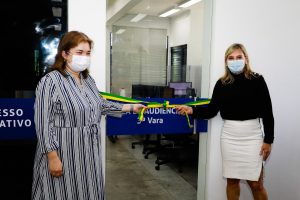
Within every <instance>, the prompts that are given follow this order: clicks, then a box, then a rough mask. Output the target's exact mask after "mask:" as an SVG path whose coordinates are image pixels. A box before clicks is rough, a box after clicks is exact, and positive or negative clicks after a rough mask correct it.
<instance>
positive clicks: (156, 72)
mask: <svg viewBox="0 0 300 200" xmlns="http://www.w3.org/2000/svg"><path fill="white" fill-rule="evenodd" d="M205 2H206V1H202V2H200V3H197V4H194V5H193V6H191V7H189V8H185V9H179V12H178V13H177V14H174V15H171V16H169V17H166V18H161V17H159V15H160V13H162V12H163V11H165V10H167V9H168V8H171V7H174V5H175V6H176V5H178V4H179V3H182V1H180V0H171V1H156V0H142V1H137V2H135V3H132V5H129V4H127V5H124V7H123V8H120V12H115V14H112V13H113V11H114V10H116V7H118V6H120V4H118V3H120V1H108V4H107V6H108V7H107V10H108V13H109V15H108V16H109V17H108V19H107V22H108V23H107V34H108V37H107V38H110V39H109V40H108V41H107V49H109V52H108V55H109V56H107V58H108V59H109V61H108V62H107V63H108V65H107V71H109V78H110V79H109V84H108V85H109V86H110V87H109V88H108V89H107V91H109V92H111V93H114V94H118V95H122V96H126V97H130V98H136V97H142V98H143V100H145V99H146V100H147V101H151V99H153V98H157V97H159V99H160V100H162V101H163V100H169V99H171V100H172V99H177V100H178V99H182V97H183V98H184V99H185V100H186V99H190V101H194V98H195V97H197V98H198V99H199V98H202V97H203V98H204V97H205V98H207V97H208V90H209V89H208V85H209V84H208V77H209V69H208V67H209V66H208V65H207V58H204V57H203V55H208V54H209V52H208V53H204V52H207V51H209V48H207V49H206V48H205V49H204V46H205V45H206V44H207V43H206V41H204V39H205V37H206V30H205V24H206V23H204V20H206V19H205V16H206V15H205ZM209 45H210V44H209ZM179 54H180V55H179ZM175 90H176V92H175ZM175 93H176V95H175ZM178 97H181V98H178ZM177 100H176V102H177ZM156 114H157V116H156ZM161 114H162V115H168V114H170V115H171V114H175V115H177V114H176V110H175V109H170V110H168V111H167V110H164V108H151V109H148V112H146V113H145V115H144V117H145V118H144V119H145V121H143V122H139V121H138V120H137V119H136V118H137V116H134V117H135V119H136V120H133V121H130V120H129V121H126V120H127V119H128V117H129V116H131V114H128V113H126V114H124V115H123V117H122V118H120V119H121V120H124V124H123V125H120V124H119V122H116V121H114V120H112V121H109V124H110V126H107V129H109V128H110V127H111V126H114V130H116V129H117V126H119V127H121V128H122V129H123V130H121V129H119V130H120V132H115V133H114V134H110V135H109V136H108V137H107V140H106V199H107V200H114V199H156V200H160V199H163V200H166V199H170V200H171V199H172V200H174V199H175V200H177V199H178V200H182V199H185V200H196V199H197V198H198V199H200V198H201V199H202V197H201V196H204V188H205V180H204V177H205V173H206V157H205V155H206V140H207V139H206V136H204V137H203V136H202V135H207V134H206V133H202V132H201V131H199V130H198V129H197V128H196V126H198V124H197V125H196V122H193V121H192V123H193V124H194V123H195V124H194V125H195V126H194V127H190V129H189V130H191V132H189V133H186V132H182V134H176V135H175V134H172V133H170V134H167V132H172V131H169V130H159V129H156V131H153V132H151V133H149V131H147V129H142V128H140V127H139V124H142V123H148V124H149V126H152V125H153V126H155V125H158V124H162V123H166V121H164V120H165V119H162V118H160V117H158V116H159V115H161ZM150 115H151V117H150ZM182 119H183V121H181V122H180V126H177V125H178V124H176V121H173V122H171V123H169V124H168V125H167V126H169V127H168V128H167V129H170V130H174V129H172V128H174V127H175V129H180V128H182V127H187V126H188V122H187V121H186V118H185V117H184V116H183V118H182ZM107 120H111V118H109V117H107ZM111 122H112V123H111ZM197 123H198V122H197ZM121 124H122V123H121ZM199 126H202V125H199ZM130 127H134V130H133V129H132V132H131V133H130V132H128V133H126V134H124V132H126V131H124V130H125V129H128V130H130ZM178 127H179V128H178ZM115 128H116V129H115ZM151 128H152V127H151ZM198 128H199V127H198ZM149 130H150V128H149ZM151 130H153V129H151ZM164 131H165V132H164ZM111 132H112V131H111V130H107V133H111ZM175 132H178V130H174V133H175ZM204 132H207V130H206V131H204ZM200 140H201V141H200ZM199 149H201V152H200V151H199ZM198 175H199V177H200V178H201V179H202V180H201V181H199V180H198ZM199 193H201V194H200V195H199Z"/></svg>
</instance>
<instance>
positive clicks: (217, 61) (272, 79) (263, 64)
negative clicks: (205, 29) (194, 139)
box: [206, 0, 300, 200]
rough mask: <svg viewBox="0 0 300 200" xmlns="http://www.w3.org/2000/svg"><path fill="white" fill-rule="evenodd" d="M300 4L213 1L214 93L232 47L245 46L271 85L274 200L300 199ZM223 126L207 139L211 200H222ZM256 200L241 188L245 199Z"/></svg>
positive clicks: (269, 174) (269, 182)
mask: <svg viewBox="0 0 300 200" xmlns="http://www.w3.org/2000/svg"><path fill="white" fill-rule="evenodd" d="M299 8H300V1H298V0H286V1H282V0H265V1H261V0H252V1H240V0H226V1H217V0H214V1H213V24H212V25H213V35H212V51H211V53H212V62H211V81H210V84H211V89H210V93H211V92H212V88H213V85H214V84H215V82H216V81H217V79H218V78H219V77H220V76H221V75H222V74H223V57H224V52H225V50H226V48H227V47H228V46H229V45H230V44H231V43H233V42H241V43H243V44H244V45H245V46H246V48H247V50H248V53H249V56H250V61H251V63H252V66H253V69H254V71H256V72H259V73H262V74H263V75H264V77H265V79H266V82H267V84H268V87H269V90H270V94H271V98H272V102H273V111H274V117H275V143H274V144H273V151H272V154H271V156H270V159H269V160H268V161H267V165H266V176H265V186H266V188H267V191H268V193H269V199H272V200H282V199H284V200H296V199H300V190H299V185H300V173H299V168H300V159H299V152H300V145H299V141H300V134H299V119H300V106H299V103H298V102H300V89H299V88H298V87H299V85H300V78H299V76H300V68H299V66H300V60H299V55H300V50H299V47H300V37H299V35H300V26H299V18H300V12H299ZM221 126H222V121H221V118H220V117H216V118H214V119H213V120H212V121H211V133H210V134H209V138H208V146H209V153H208V173H207V178H208V179H207V184H206V187H207V189H206V199H207V200H223V199H226V197H225V180H224V179H222V176H221V159H220V145H219V144H220V140H219V138H220V131H221ZM246 199H247V200H248V199H252V198H251V194H250V191H249V189H248V187H246V185H245V184H242V191H241V200H246Z"/></svg>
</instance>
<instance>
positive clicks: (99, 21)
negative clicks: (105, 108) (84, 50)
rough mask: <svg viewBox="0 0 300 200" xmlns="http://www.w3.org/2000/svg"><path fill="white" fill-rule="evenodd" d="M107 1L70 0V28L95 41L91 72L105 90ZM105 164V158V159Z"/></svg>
mask: <svg viewBox="0 0 300 200" xmlns="http://www.w3.org/2000/svg"><path fill="white" fill-rule="evenodd" d="M105 23H106V1H103V0H88V1H81V0H72V1H68V26H69V27H68V29H69V31H71V30H78V31H81V32H84V33H85V34H87V35H88V36H89V37H90V38H91V39H92V40H93V41H94V49H93V51H92V61H91V67H90V73H91V75H92V76H93V78H94V79H95V81H96V84H97V87H98V89H99V90H100V91H105V87H106V76H105V67H106V66H105V58H106V56H105V52H106V50H105V48H106V47H105V45H106V37H105V35H106V24H105ZM103 122H104V120H102V123H101V131H102V152H103V157H104V155H105V126H104V125H105V124H104V123H103ZM103 166H105V159H103Z"/></svg>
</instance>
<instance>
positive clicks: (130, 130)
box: [106, 98, 207, 135]
mask: <svg viewBox="0 0 300 200" xmlns="http://www.w3.org/2000/svg"><path fill="white" fill-rule="evenodd" d="M141 100H144V101H154V102H163V101H164V100H168V101H169V102H170V104H184V103H187V102H191V101H193V99H190V98H173V99H165V98H150V99H148V98H147V99H141ZM190 122H191V123H192V124H194V123H195V122H196V124H197V125H196V127H197V128H196V133H200V132H207V120H195V122H194V120H193V119H192V118H191V117H190ZM106 127H107V128H106V134H107V135H136V134H142V135H143V134H189V133H193V132H194V129H193V128H190V127H189V126H188V123H187V119H186V116H183V115H178V114H177V112H176V110H175V108H172V109H167V110H164V109H163V108H149V109H148V110H146V112H145V114H144V121H143V122H140V121H138V115H137V114H130V113H126V114H124V115H123V116H122V117H121V118H117V117H111V116H108V117H107V121H106Z"/></svg>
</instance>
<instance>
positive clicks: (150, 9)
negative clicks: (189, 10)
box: [128, 0, 183, 16]
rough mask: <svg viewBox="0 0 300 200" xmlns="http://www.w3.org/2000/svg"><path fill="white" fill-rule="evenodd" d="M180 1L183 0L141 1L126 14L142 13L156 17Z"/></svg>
mask: <svg viewBox="0 0 300 200" xmlns="http://www.w3.org/2000/svg"><path fill="white" fill-rule="evenodd" d="M182 1H183V0H141V1H140V2H139V3H138V4H137V5H135V6H134V7H133V8H132V9H131V10H130V11H129V12H128V14H138V13H143V14H147V15H152V16H158V15H159V14H161V13H162V12H164V11H166V10H168V9H170V8H172V7H175V6H176V5H178V3H180V2H182Z"/></svg>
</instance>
